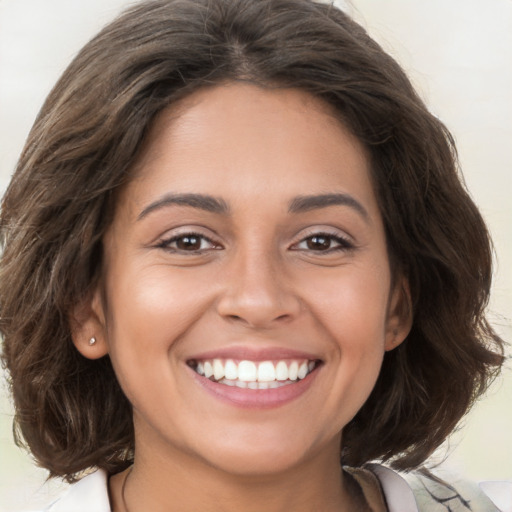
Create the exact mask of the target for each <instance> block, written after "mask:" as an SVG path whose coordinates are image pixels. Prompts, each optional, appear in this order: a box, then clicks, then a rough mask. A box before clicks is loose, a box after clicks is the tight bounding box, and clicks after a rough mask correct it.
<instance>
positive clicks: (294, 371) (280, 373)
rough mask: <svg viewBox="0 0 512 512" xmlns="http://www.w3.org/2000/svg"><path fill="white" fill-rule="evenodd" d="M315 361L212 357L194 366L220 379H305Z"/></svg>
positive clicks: (252, 380) (208, 376) (244, 380)
mask: <svg viewBox="0 0 512 512" xmlns="http://www.w3.org/2000/svg"><path fill="white" fill-rule="evenodd" d="M315 365H316V363H315V361H308V360H306V361H300V360H299V361H298V360H287V361H260V362H258V363H256V362H254V361H248V360H243V361H239V362H238V363H237V362H235V361H233V360H232V359H226V360H224V359H211V360H203V361H199V362H197V364H196V366H192V367H193V368H194V369H195V371H196V372H197V373H198V374H199V375H204V376H205V377H206V378H208V379H210V378H212V377H213V379H215V380H217V381H219V380H221V379H228V380H239V381H243V382H272V381H286V380H290V381H295V380H298V379H303V378H304V377H306V375H307V374H308V373H310V372H311V371H313V369H314V368H315Z"/></svg>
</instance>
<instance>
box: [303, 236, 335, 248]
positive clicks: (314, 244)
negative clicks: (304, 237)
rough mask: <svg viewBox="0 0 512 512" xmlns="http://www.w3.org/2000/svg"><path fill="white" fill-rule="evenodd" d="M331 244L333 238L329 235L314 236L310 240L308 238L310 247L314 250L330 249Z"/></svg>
mask: <svg viewBox="0 0 512 512" xmlns="http://www.w3.org/2000/svg"><path fill="white" fill-rule="evenodd" d="M330 245H331V240H330V239H329V237H326V236H312V237H311V238H310V239H309V240H308V249H312V250H316V251H318V250H321V251H322V250H323V251H325V250H326V249H329V247H330Z"/></svg>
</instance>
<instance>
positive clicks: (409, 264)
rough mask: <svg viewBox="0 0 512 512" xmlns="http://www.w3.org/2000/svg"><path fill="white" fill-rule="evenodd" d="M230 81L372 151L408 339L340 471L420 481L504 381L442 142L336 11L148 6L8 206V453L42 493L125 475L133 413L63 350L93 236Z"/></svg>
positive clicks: (51, 103)
mask: <svg viewBox="0 0 512 512" xmlns="http://www.w3.org/2000/svg"><path fill="white" fill-rule="evenodd" d="M234 80H245V81H251V82H255V83H257V84H260V85H262V86H264V87H272V88H274V87H295V88H300V89H303V90H305V91H308V92H310V93H311V94H313V95H315V96H318V97H320V98H322V99H323V100H324V101H326V102H327V103H329V104H330V105H331V106H332V107H333V111H334V112H335V113H336V114H337V115H339V117H340V119H341V120H342V121H343V123H344V124H345V125H346V126H347V127H348V128H349V129H350V130H351V131H352V133H353V134H354V135H355V136H356V137H357V138H359V140H360V141H361V142H362V143H363V144H364V145H365V146H366V149H367V151H368V155H369V157H370V160H371V163H372V173H373V181H374V186H375V190H376V194H377V197H378V200H379V203H380V208H381V212H382V216H383V218H384V222H385V227H386V234H387V241H388V247H389V254H390V259H391V262H392V270H393V273H394V276H395V278H397V279H398V278H399V277H400V276H402V277H405V278H406V279H407V280H408V282H409V286H410V295H411V302H412V306H411V307H412V308H413V312H414V323H413V327H412V331H411V333H410V335H409V336H408V339H407V340H406V342H405V343H403V344H402V345H401V346H400V347H398V348H397V349H396V350H393V351H391V352H388V353H387V354H386V357H385V360H384V365H383V368H382V372H381V375H380V377H379V380H378V382H377V385H376V387H375V389H374V391H373V393H372V395H371V396H370V398H369V400H368V401H367V403H366V404H365V405H364V406H363V408H362V409H361V411H360V412H359V413H358V415H357V416H356V417H355V418H354V420H353V421H352V422H351V423H350V424H349V425H348V426H347V427H346V430H345V433H344V447H343V454H342V456H343V460H344V462H346V463H348V464H351V465H361V464H363V463H365V462H367V461H369V460H372V459H376V458H380V459H384V460H391V461H392V463H393V465H394V466H395V467H397V468H403V469H407V468H412V467H415V466H417V465H419V464H420V463H421V462H423V461H424V460H425V458H426V457H427V456H428V455H430V454H431V453H432V451H433V450H434V449H435V448H436V447H437V446H438V445H439V444H440V443H441V442H442V441H443V440H444V439H445V438H446V436H447V435H448V434H449V433H450V432H451V431H452V430H453V428H454V426H455V425H456V424H457V422H458V421H459V420H460V418H461V417H462V416H463V415H464V414H465V413H466V412H467V410H468V409H469V407H470V406H471V405H472V403H473V401H474V400H475V399H476V398H477V397H478V396H479V395H480V394H481V393H482V392H483V391H484V390H485V389H486V387H487V385H488V384H489V382H490V380H491V379H492V378H493V376H494V375H495V374H496V373H497V371H498V369H499V366H500V364H501V362H502V359H503V358H502V342H501V340H500V339H499V337H498V336H497V335H496V334H495V333H494V331H493V330H492V328H491V327H490V326H489V324H488V323H487V321H486V318H485V316H484V309H485V307H486V305H487V301H488V295H489V289H490V281H491V259H492V258H491V247H490V240H489V236H488V233H487V230H486V227H485V225H484V223H483V220H482V218H481V216H480V214H479V212H478V210H477V209H476V207H475V205H474V204H473V202H472V201H471V199H470V198H469V196H468V194H467V192H466V191H465V189H464V187H463V185H462V184H461V180H460V177H459V175H458V169H457V159H456V154H455V149H454V145H453V141H452V138H451V136H450V134H449V133H448V131H447V130H446V128H445V127H444V126H443V125H442V124H441V123H440V121H439V120H437V119H436V118H435V117H434V116H433V115H431V114H430V113H429V112H428V110H427V109H426V107H425V105H424V104H423V103H422V101H421V100H420V99H419V97H418V96H417V95H416V93H415V92H414V90H413V88H412V86H411V85H410V83H409V81H408V80H407V78H406V77H405V75H404V73H403V72H402V70H401V69H400V68H399V66H398V65H397V64H396V63H395V62H394V61H393V60H392V59H391V58H390V57H389V56H388V55H387V54H385V53H384V52H383V51H382V50H381V49H380V47H379V46H378V45H377V44H376V43H375V42H374V41H372V40H371V39H370V38H369V37H368V35H367V34H366V33H365V32H364V30H363V29H362V28H361V27H360V26H358V25H357V24H356V23H354V22H353V21H352V20H350V19H349V18H348V17H347V16H346V15H345V14H344V13H342V12H341V11H339V10H338V9H336V8H334V7H333V6H331V5H326V4H323V3H316V2H313V1H309V0H262V1H260V2H246V1H243V0H197V1H193V2H191V1H187V0H166V1H164V0H156V1H148V2H144V3H142V4H140V5H137V6H135V7H134V8H132V9H130V10H129V11H127V12H126V13H125V14H124V15H122V16H121V17H120V18H118V19H117V20H115V21H114V22H113V23H112V24H111V25H109V26H108V27H106V28H105V29H104V30H103V31H102V32H101V33H100V34H99V35H98V36H97V37H96V38H94V39H93V40H92V41H91V42H90V43H89V44H87V45H86V46H85V47H84V49H83V50H82V51H81V52H80V53H79V55H78V56H77V57H76V59H75V60H74V61H73V63H72V64H71V65H70V66H69V68H68V69H67V70H66V71H65V73H64V75H63V77H62V78H61V79H60V81H59V82H58V83H57V85H56V86H55V88H54V90H53V91H52V92H51V94H50V96H49V97H48V99H47V101H46V103H45V105H44V106H43V108H42V110H41V112H40V114H39V116H38V118H37V120H36V122H35V125H34V127H33V129H32V131H31V134H30V136H29V139H28V141H27V144H26V146H25V149H24V151H23V154H22V155H21V158H20V160H19V163H18V167H17V170H16V173H15V175H14V177H13V180H12V182H11V185H10V186H9V188H8V191H7V193H6V195H5V197H4V200H3V205H2V214H1V219H0V222H1V224H0V226H1V239H2V244H3V247H4V253H3V257H2V263H1V267H0V288H1V290H2V292H1V293H2V295H1V300H0V326H1V331H2V334H3V336H4V354H3V358H4V362H5V365H6V366H7V368H8V370H9V372H10V378H11V382H12V391H13V395H14V400H15V406H16V425H17V432H18V441H19V442H20V443H21V442H22V438H23V439H24V440H25V442H26V444H27V445H28V446H29V447H30V449H31V451H32V452H33V454H34V456H35V457H36V459H37V460H38V462H39V463H40V464H41V465H42V466H44V467H46V468H48V469H49V470H50V473H51V474H52V475H62V476H65V477H66V478H68V479H70V480H72V479H73V478H74V477H75V475H76V474H78V473H79V472H80V471H82V470H84V469H86V468H88V467H92V466H98V467H103V468H105V469H107V470H109V471H112V472H114V471H119V470H120V469H122V468H124V467H126V466H127V465H128V464H129V463H130V461H131V458H132V452H133V426H132V422H131V407H130V404H129V403H128V401H127V400H126V398H125V397H124V395H123V393H122V391H121V389H120V388H119V385H118V384H117V381H116V379H115V375H114V373H113V370H112V366H111V364H110V361H109V359H108V358H102V359H98V360H88V359H85V358H83V357H82V356H80V355H79V354H78V353H77V351H76V350H75V349H74V347H73V345H72V342H71V330H72V329H73V319H72V318H71V311H72V310H73V308H74V306H76V304H79V303H81V302H82V301H84V300H85V298H86V297H88V296H89V295H90V293H91V291H92V290H93V288H94V286H95V284H96V283H97V282H98V279H99V278H100V275H101V272H102V270H103V269H102V239H103V235H104V233H105V231H106V230H107V228H108V226H109V225H110V222H111V220H112V217H113V212H114V208H115V204H116V197H117V193H118V191H119V190H120V189H121V188H122V187H123V185H125V184H126V183H127V182H129V180H130V173H129V170H130V169H131V167H132V164H133V162H134V161H135V158H136V156H137V154H138V152H139V150H140V148H141V147H142V144H143V142H144V137H145V134H146V133H147V131H148V129H149V126H150V124H151V121H152V120H153V119H154V117H155V116H156V114H157V113H158V112H160V111H161V110H163V109H164V108H165V107H166V106H168V105H169V104H172V103H174V102H176V101H177V100H178V99H181V98H183V97H184V96H187V95H189V94H191V93H192V92H193V91H196V90H198V89H199V88H204V87H209V86H213V85H216V84H219V83H224V82H229V81H234ZM404 293H405V292H404ZM404 302H406V301H404ZM448 382H449V386H450V394H449V395H448V394H447V393H446V389H447V385H448ZM34 411H37V413H36V412H34ZM70 419H71V420H72V421H70ZM370 433H371V434H370Z"/></svg>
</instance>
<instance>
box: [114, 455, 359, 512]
mask: <svg viewBox="0 0 512 512" xmlns="http://www.w3.org/2000/svg"><path fill="white" fill-rule="evenodd" d="M331 453H332V452H331ZM187 459H190V457H188V456H187V455H186V454H176V453H175V454H174V455H173V457H171V458H169V457H168V456H165V457H162V455H161V453H160V455H157V454H151V455H150V454H146V453H144V451H143V453H137V452H136V456H135V461H136V462H135V464H134V466H133V467H132V468H130V469H129V470H127V471H126V472H124V473H123V474H119V475H115V476H113V477H112V478H111V482H110V488H111V497H112V502H113V510H114V512H140V511H143V510H151V511H152V512H160V511H162V512H164V511H165V512H168V511H169V510H179V511H180V512H195V511H197V510H202V511H203V512H217V511H220V510H222V511H223V512H234V511H236V512H239V511H240V510H244V512H261V510H262V509H264V510H265V511H266V512H284V511H286V512H288V511H289V510H293V511H294V512H311V510H322V511H325V512H348V511H353V510H365V508H364V504H363V503H362V502H361V498H360V497H358V496H357V493H355V492H354V487H353V485H351V484H350V481H349V479H348V478H346V477H344V474H343V471H342V470H341V466H340V464H339V460H338V456H337V455H336V454H335V455H334V456H333V455H330V454H328V453H326V454H317V455H315V456H314V457H311V458H310V459H308V460H305V461H303V463H302V464H298V465H296V466H295V467H293V468H288V469H286V470H282V471H279V472H272V473H270V474H265V475H262V474H232V473H228V472H226V471H223V470H222V469H219V468H215V467H212V466H211V465H208V464H204V463H202V462H198V461H196V460H187Z"/></svg>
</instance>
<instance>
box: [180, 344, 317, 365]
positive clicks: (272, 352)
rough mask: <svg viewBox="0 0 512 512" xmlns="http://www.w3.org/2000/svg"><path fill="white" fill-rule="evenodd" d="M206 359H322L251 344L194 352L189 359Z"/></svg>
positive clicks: (314, 355)
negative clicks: (251, 345)
mask: <svg viewBox="0 0 512 512" xmlns="http://www.w3.org/2000/svg"><path fill="white" fill-rule="evenodd" d="M206 359H235V360H240V361H243V360H247V361H272V360H282V359H299V360H301V359H308V360H311V361H315V360H318V359H321V358H320V357H318V354H312V353H310V352H304V351H300V350H293V349H289V348H284V347H257V348H255V347H250V346H243V345H240V346H232V347H224V348H219V349H215V350H209V351H207V352H201V353H198V354H194V355H192V356H191V357H189V358H188V360H189V361H190V360H206Z"/></svg>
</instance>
